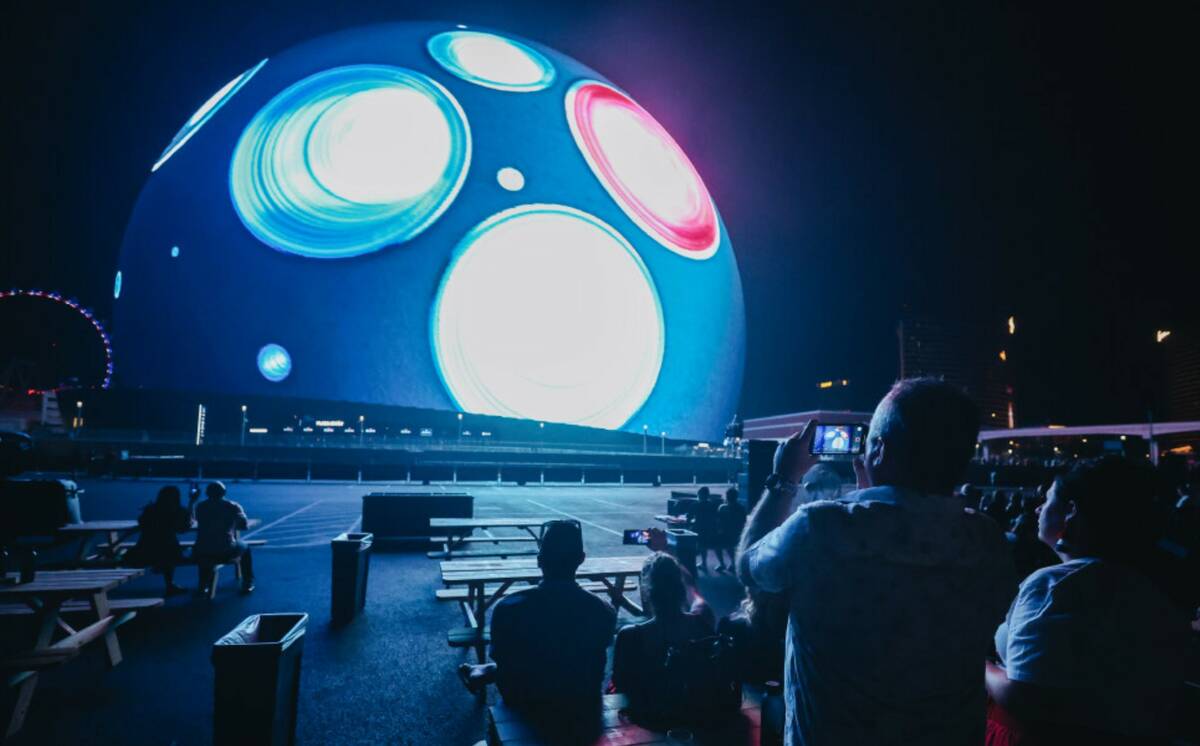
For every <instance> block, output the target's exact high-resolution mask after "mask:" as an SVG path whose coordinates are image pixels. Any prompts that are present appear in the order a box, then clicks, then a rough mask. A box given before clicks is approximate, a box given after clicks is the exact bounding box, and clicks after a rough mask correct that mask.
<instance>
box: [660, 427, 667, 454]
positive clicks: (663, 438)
mask: <svg viewBox="0 0 1200 746" xmlns="http://www.w3.org/2000/svg"><path fill="white" fill-rule="evenodd" d="M658 437H659V438H660V439H661V440H660V441H659V453H661V454H663V455H664V456H665V455H666V453H667V431H666V430H663V431H662V432H661V433H659V434H658Z"/></svg>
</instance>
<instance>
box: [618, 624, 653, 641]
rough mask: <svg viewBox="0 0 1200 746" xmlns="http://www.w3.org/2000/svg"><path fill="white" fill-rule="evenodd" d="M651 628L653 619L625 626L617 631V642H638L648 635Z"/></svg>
mask: <svg viewBox="0 0 1200 746" xmlns="http://www.w3.org/2000/svg"><path fill="white" fill-rule="evenodd" d="M653 626H654V620H653V619H646V620H644V621H641V622H634V623H633V624H626V625H625V626H624V627H622V628H621V629H619V630H617V641H618V642H619V641H621V640H625V641H626V642H632V641H634V640H640V639H641V638H642V637H643V636H644V635H646V634H648V633H649V631H650V630H651V629H652V628H653Z"/></svg>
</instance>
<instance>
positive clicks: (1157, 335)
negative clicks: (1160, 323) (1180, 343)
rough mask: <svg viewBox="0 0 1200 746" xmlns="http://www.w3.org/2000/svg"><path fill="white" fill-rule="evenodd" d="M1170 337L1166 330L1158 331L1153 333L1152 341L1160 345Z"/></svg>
mask: <svg viewBox="0 0 1200 746" xmlns="http://www.w3.org/2000/svg"><path fill="white" fill-rule="evenodd" d="M1169 336H1171V332H1170V331H1168V330H1166V329H1159V330H1158V331H1156V332H1154V341H1155V342H1158V343H1159V344H1162V342H1163V340H1164V339H1166V338H1167V337H1169Z"/></svg>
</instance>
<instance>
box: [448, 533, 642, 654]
mask: <svg viewBox="0 0 1200 746" xmlns="http://www.w3.org/2000/svg"><path fill="white" fill-rule="evenodd" d="M645 561H646V557H645V555H640V556H636V557H588V558H587V559H585V560H584V562H583V564H582V565H580V566H579V569H578V570H576V571H575V579H576V580H581V581H599V582H601V583H603V585H604V587H605V589H606V590H607V592H608V597H609V600H610V601H611V602H612V605H613V608H621V607H624V608H625V609H628V610H629V611H630V612H632V613H634V614H636V615H638V616H642V613H643V612H642V607H641V606H639V605H638V604H637V603H635V602H634V601H632V600H630V599H629V598H627V597H626V596H625V592H626V591H628V590H632V588H630V587H629V586H627V585H626V582H627V581H628V580H629V578H631V577H637V576H638V575H639V574H641V571H642V564H643V563H644V562H645ZM441 571H442V583H443V584H444V585H445V586H446V587H447V588H452V587H454V586H466V588H467V598H466V599H464V600H462V601H460V602H459V605H460V607H461V608H462V612H463V616H464V617H465V618H466V622H467V626H466V627H462V628H458V629H454V630H451V631H450V633H449V635H448V636H447V641H448V642H449V643H450V646H451V647H473V648H475V653H476V655H477V656H478V658H479V661H480V662H481V663H482V662H483V661H484V659H485V653H486V647H487V643H488V642H489V641H490V638H489V635H488V631H487V629H486V618H487V610H488V608H490V607H491V606H492V604H494V603H496V602H497V601H499V600H500V599H501V598H503V597H504V594H505V593H506V592H507V591H508V589H509V588H510V587H511V586H512V585H513V584H514V583H537V582H539V581H540V580H541V579H542V570H541V568H539V567H538V566H537V560H534V559H515V560H458V561H454V562H450V561H447V562H442V563H441ZM487 586H491V587H492V588H491V589H488V588H487Z"/></svg>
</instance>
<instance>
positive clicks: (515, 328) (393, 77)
mask: <svg viewBox="0 0 1200 746" xmlns="http://www.w3.org/2000/svg"><path fill="white" fill-rule="evenodd" d="M218 77H219V78H220V79H221V80H226V81H228V82H227V83H225V84H224V85H223V86H221V87H220V88H219V89H218V90H217V91H216V92H215V93H213V94H212V95H211V96H208V97H207V98H205V97H204V96H198V97H197V98H198V99H200V100H203V103H202V104H201V106H200V108H199V109H197V111H196V112H195V113H194V114H193V115H192V116H191V117H190V118H189V119H188V120H187V121H186V122H185V123H184V125H183V127H182V128H181V129H180V131H179V133H178V134H177V135H176V136H175V137H174V138H173V139H172V140H171V142H169V143H167V144H166V147H165V149H164V150H163V152H162V155H161V156H160V157H159V158H158V160H157V161H156V162H155V163H154V164H147V165H148V168H149V170H150V172H151V173H150V177H149V180H148V181H147V183H146V185H145V187H144V189H143V190H142V193H141V195H140V197H139V199H138V202H137V204H136V206H135V208H134V211H133V214H132V216H131V218H130V220H129V224H128V226H127V228H126V233H125V238H124V242H123V244H122V248H121V254H120V260H119V264H118V266H117V267H115V268H114V278H115V280H114V293H113V294H114V297H115V309H116V310H115V323H114V337H115V341H114V351H115V354H116V358H117V373H118V376H119V383H120V384H121V385H123V386H130V387H140V388H158V389H190V390H203V391H219V392H227V393H236V394H247V395H279V396H287V397H298V398H312V399H326V400H343V401H349V402H363V403H373V404H385V405H398V406H406V407H420V408H427V409H434V410H447V411H462V412H472V413H479V414H488V415H497V416H504V417H513V418H520V419H528V420H538V421H545V422H561V423H569V424H576V425H585V426H592V427H600V428H608V429H624V430H629V431H638V432H641V431H644V430H645V429H650V430H653V431H655V432H666V433H669V434H670V435H671V436H672V437H681V438H694V439H709V438H712V437H715V436H716V435H718V434H719V433H720V431H721V429H722V428H723V426H724V424H725V423H726V422H728V421H729V419H730V417H731V416H732V414H733V412H734V410H735V408H736V406H737V400H738V396H739V394H740V388H741V380H742V367H743V357H744V336H745V329H744V326H745V321H744V310H743V305H742V290H741V283H740V280H739V277H738V271H737V264H736V261H735V258H734V255H733V248H732V246H731V244H730V241H729V236H728V234H727V232H726V230H725V226H724V223H723V222H722V220H721V217H720V213H719V212H718V210H717V207H716V204H715V203H714V201H713V199H712V196H711V195H710V193H709V191H708V188H707V186H706V185H705V183H704V181H703V179H702V178H701V175H700V170H699V169H698V168H697V166H696V164H694V163H692V161H691V160H690V159H689V158H688V156H687V155H686V154H685V153H684V152H683V150H682V149H681V148H680V147H679V145H678V144H677V143H676V142H675V140H674V139H673V138H672V137H671V136H670V134H669V133H668V132H667V131H666V130H665V129H664V128H663V127H662V125H661V124H660V123H659V122H658V121H657V120H656V119H655V118H654V117H653V116H652V115H651V114H650V113H649V111H648V110H647V109H646V108H643V106H642V105H641V104H640V103H638V102H637V101H635V100H634V98H633V97H632V96H631V95H630V94H629V93H627V92H626V91H624V90H623V89H621V88H619V87H618V86H617V85H615V84H614V83H612V82H610V81H608V80H607V79H605V78H604V77H603V76H602V75H600V74H599V73H597V72H596V71H594V70H591V69H589V68H587V67H585V66H584V65H582V64H580V63H579V62H577V61H575V60H573V59H571V58H569V57H567V56H565V55H563V54H561V53H559V52H557V51H555V50H553V49H550V48H547V47H545V46H543V45H540V44H537V43H535V42H532V41H528V40H524V39H519V38H517V37H515V36H512V35H510V34H506V33H503V32H498V31H491V30H485V29H476V28H467V27H465V26H462V25H454V24H444V23H398V24H387V25H380V26H372V27H368V28H363V29H355V30H350V31H346V32H340V33H337V34H333V35H330V36H325V37H321V38H318V39H315V40H312V41H310V42H307V43H304V44H301V45H299V46H296V47H294V48H292V49H289V50H286V51H284V52H283V53H281V54H278V55H273V56H271V57H268V58H266V59H252V60H247V62H246V65H245V66H244V68H243V69H241V70H230V71H226V74H225V75H224V76H218Z"/></svg>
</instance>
